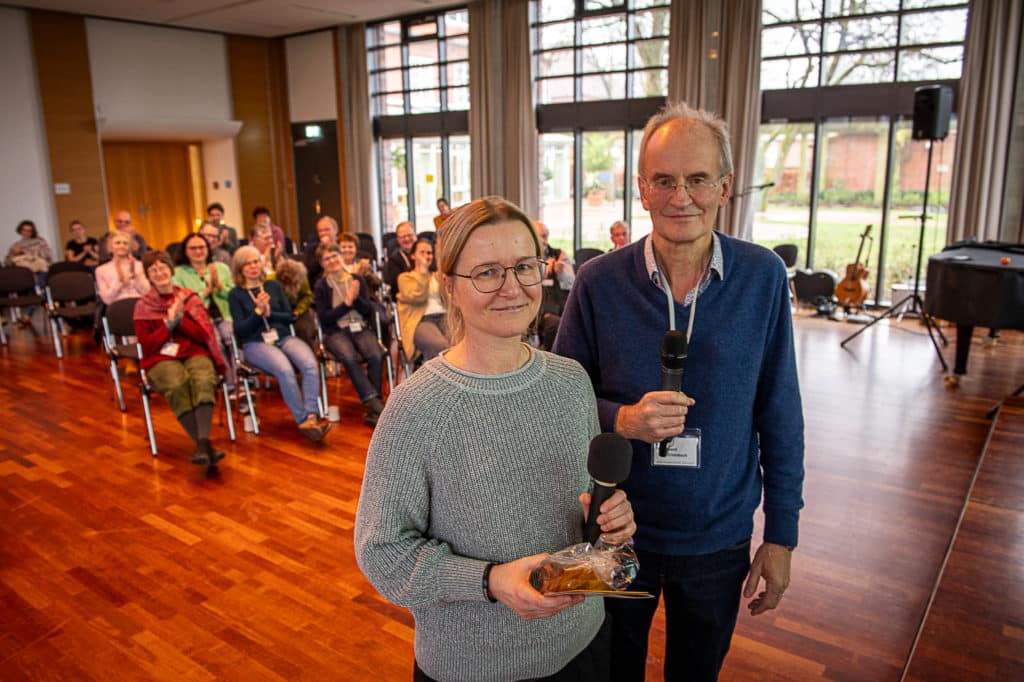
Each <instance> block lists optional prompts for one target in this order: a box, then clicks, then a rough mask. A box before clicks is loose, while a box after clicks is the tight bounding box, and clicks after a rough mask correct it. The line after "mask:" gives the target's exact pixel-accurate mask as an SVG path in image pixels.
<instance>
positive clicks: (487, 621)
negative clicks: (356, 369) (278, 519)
mask: <svg viewBox="0 0 1024 682" xmlns="http://www.w3.org/2000/svg"><path fill="white" fill-rule="evenodd" d="M598 432H599V427H598V422H597V409H596V401H595V399H594V393H593V389H592V388H591V384H590V380H589V378H588V377H587V375H586V374H585V373H584V372H583V370H582V369H581V368H580V366H579V365H578V364H577V363H576V362H575V361H574V360H569V359H566V358H562V357H559V356H557V355H551V354H549V353H545V352H541V351H531V356H530V359H529V361H528V362H527V363H526V365H524V366H523V367H522V368H520V369H518V370H516V371H515V372H511V373H509V374H502V375H492V376H482V375H478V374H470V373H467V372H463V371H461V370H459V369H456V368H455V367H453V366H452V365H450V364H449V363H448V362H447V361H446V360H445V359H444V357H443V356H438V357H437V358H434V359H433V360H431V361H430V362H428V363H426V364H425V365H424V366H423V367H422V368H421V369H420V370H418V371H417V372H416V373H415V374H414V375H413V376H412V377H411V378H410V379H409V380H408V381H406V382H404V383H403V384H402V385H401V386H399V387H398V388H397V389H396V390H395V393H394V394H393V395H392V397H391V400H390V401H389V402H388V405H387V408H386V409H385V410H384V413H383V414H382V415H381V418H380V421H379V422H378V424H377V428H376V431H375V432H374V435H373V440H372V441H371V442H370V450H369V453H368V454H367V458H366V474H365V477H364V479H363V489H362V494H361V495H360V498H359V511H358V514H357V517H356V529H355V543H356V559H357V560H358V562H359V567H360V569H362V571H363V574H364V575H366V577H367V579H369V581H370V582H371V583H373V586H374V587H376V588H377V590H378V591H379V592H380V593H381V594H382V595H383V596H384V597H386V598H387V599H388V600H390V601H392V602H394V603H395V604H398V605H399V606H404V607H406V608H408V609H409V610H410V611H411V612H412V614H413V616H414V617H415V619H416V660H417V661H418V662H419V665H420V668H422V669H423V671H424V672H425V673H426V674H427V675H429V676H430V677H432V678H434V679H436V680H441V681H443V682H455V681H457V680H521V679H524V678H534V677H543V676H546V675H551V674H554V673H555V672H558V670H560V669H561V668H563V667H564V666H565V665H566V664H567V663H568V662H569V661H571V660H572V659H573V658H574V657H575V656H576V655H577V654H579V653H580V652H581V651H582V650H583V649H584V648H585V647H586V646H587V645H588V644H589V643H590V641H591V640H592V639H593V638H594V636H595V635H596V634H597V630H598V628H600V626H601V622H602V620H603V618H604V605H603V604H602V602H601V600H600V599H587V600H585V601H584V602H583V603H582V604H579V605H577V606H574V607H571V608H568V609H565V610H564V611H562V612H560V613H558V614H557V615H555V616H553V617H551V618H544V619H540V620H534V621H525V620H523V619H521V618H520V617H519V616H518V615H517V614H516V613H515V612H514V611H512V610H511V609H509V608H508V607H506V606H504V605H503V604H501V603H497V604H492V603H490V602H488V601H487V599H486V598H485V597H484V593H483V589H482V578H483V570H484V566H485V565H486V564H487V562H489V561H494V562H497V563H503V562H507V561H512V560H514V559H518V558H520V557H523V556H528V555H531V554H537V553H539V552H554V551H557V550H559V549H562V548H564V547H567V546H569V545H572V544H575V543H577V542H581V541H582V519H583V514H582V511H581V509H580V504H579V501H578V499H577V498H578V497H579V494H580V493H582V492H585V491H586V489H587V486H588V483H589V479H588V476H587V468H586V461H587V449H588V446H589V443H590V439H591V438H592V437H593V436H595V435H597V433H598Z"/></svg>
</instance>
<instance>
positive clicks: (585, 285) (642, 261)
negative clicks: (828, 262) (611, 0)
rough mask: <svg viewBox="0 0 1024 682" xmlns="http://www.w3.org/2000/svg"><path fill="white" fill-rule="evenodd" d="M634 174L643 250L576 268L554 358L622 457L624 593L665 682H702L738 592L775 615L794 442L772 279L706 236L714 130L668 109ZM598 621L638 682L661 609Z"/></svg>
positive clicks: (721, 154)
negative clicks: (634, 561)
mask: <svg viewBox="0 0 1024 682" xmlns="http://www.w3.org/2000/svg"><path fill="white" fill-rule="evenodd" d="M638 171H639V172H638V175H639V178H638V184H639V189H640V197H641V200H642V202H643V206H644V208H645V209H646V210H647V211H648V212H649V213H650V215H651V220H652V223H653V232H652V233H651V235H650V236H649V237H648V238H646V239H642V240H640V241H638V242H636V243H634V244H630V245H629V246H626V247H624V248H621V249H617V250H615V251H612V252H609V253H607V254H606V255H604V256H602V257H601V258H596V259H594V260H592V261H590V262H588V263H587V264H585V265H584V266H583V267H582V268H580V271H579V273H578V274H577V277H576V283H575V286H574V287H573V290H572V293H571V294H570V296H569V300H568V302H567V304H566V308H565V315H564V316H563V317H562V323H561V326H560V327H559V330H558V336H557V339H556V341H555V346H554V351H555V352H556V353H559V354H561V355H565V356H568V357H571V358H573V359H575V360H577V361H578V362H579V363H580V364H581V365H583V367H584V369H586V371H587V372H588V374H589V375H590V378H591V381H592V382H593V384H594V391H595V393H596V395H597V399H598V413H599V416H600V420H601V427H602V430H604V431H616V432H618V433H620V434H622V435H623V436H626V437H627V438H630V439H632V442H633V468H632V473H631V474H630V477H629V479H628V480H627V481H626V482H625V483H624V484H623V485H622V487H623V488H624V489H625V490H626V492H627V493H628V495H629V498H630V500H631V501H632V503H633V509H634V513H635V515H636V520H637V525H638V527H639V528H638V530H637V533H636V536H635V540H636V548H637V551H638V555H639V558H640V574H639V576H638V577H637V580H636V581H635V582H634V585H633V587H634V588H635V589H643V590H647V591H649V592H651V593H652V594H654V595H655V596H659V595H661V594H664V598H665V613H666V625H667V627H666V631H667V632H666V636H667V642H666V647H665V648H666V652H665V679H666V680H683V679H685V680H715V679H717V677H718V672H719V670H720V669H721V666H722V662H723V661H724V660H725V655H726V653H727V651H728V649H729V642H730V640H731V639H732V633H733V629H734V628H735V626H736V617H737V613H738V611H739V604H740V598H741V596H740V595H741V591H742V594H743V596H745V597H747V598H750V597H753V599H752V600H751V601H750V603H749V609H750V612H751V613H752V614H753V615H758V614H760V613H764V612H765V611H768V610H770V609H774V608H775V607H776V606H778V604H779V601H780V599H781V598H782V594H783V592H784V591H785V590H786V587H787V586H788V585H789V575H790V560H791V557H792V551H793V548H794V547H795V546H796V544H797V524H798V520H799V513H800V511H799V510H800V508H801V507H802V506H803V502H802V499H801V489H802V486H803V475H804V468H803V450H804V440H803V416H802V410H801V404H800V389H799V386H798V383H797V375H796V360H795V354H794V350H793V329H792V320H791V318H790V309H789V295H788V287H787V280H786V270H785V267H784V266H783V264H782V261H781V260H779V258H778V256H776V255H774V254H773V253H772V252H771V251H769V250H767V249H765V248H762V247H760V246H757V245H755V244H751V243H749V242H744V241H740V240H737V239H732V238H730V237H727V236H725V235H723V234H720V233H718V232H715V231H714V225H715V221H716V219H717V217H718V210H719V208H720V207H722V206H724V205H725V203H726V202H727V201H728V200H729V196H730V193H731V191H732V184H733V175H732V150H731V146H730V144H729V139H728V132H727V130H726V127H725V123H724V121H722V120H721V119H719V118H717V117H716V116H714V115H712V114H709V113H707V112H704V111H699V110H694V109H691V108H689V107H687V106H686V105H685V104H676V105H671V106H670V107H668V108H666V109H665V110H664V111H662V112H660V113H659V114H657V115H655V116H654V117H653V118H652V119H651V120H650V121H649V122H648V123H647V127H646V129H645V130H644V137H643V141H642V142H641V145H640V157H639V168H638ZM698 308H699V309H698ZM677 322H678V324H677ZM669 329H678V330H680V331H683V332H686V333H687V336H688V338H689V359H688V364H687V365H686V370H685V374H684V378H683V383H682V390H681V391H678V392H676V391H661V390H659V387H660V386H661V357H660V349H661V343H662V339H663V337H664V335H665V332H666V331H667V330H669ZM664 439H671V440H670V446H669V448H668V450H667V453H666V454H662V453H661V452H660V451H659V448H658V444H659V443H660V442H661V441H662V440H664ZM762 491H763V493H764V536H763V544H761V545H760V546H759V547H758V549H757V551H756V552H755V553H754V557H753V560H751V558H750V543H751V535H752V534H753V528H754V521H753V516H754V513H755V511H756V510H757V508H758V506H760V504H761V496H762ZM744 580H745V582H746V584H745V585H744ZM762 581H763V587H761V584H762ZM759 588H760V591H759ZM606 606H607V609H608V611H609V613H610V614H611V615H612V622H613V628H614V630H613V641H614V642H615V643H616V644H615V647H613V649H612V662H613V679H622V680H642V679H643V678H644V668H645V663H646V658H647V636H648V630H649V629H650V624H651V619H652V617H653V616H654V612H655V609H656V608H657V599H653V600H647V601H630V600H615V599H609V600H607V605H606Z"/></svg>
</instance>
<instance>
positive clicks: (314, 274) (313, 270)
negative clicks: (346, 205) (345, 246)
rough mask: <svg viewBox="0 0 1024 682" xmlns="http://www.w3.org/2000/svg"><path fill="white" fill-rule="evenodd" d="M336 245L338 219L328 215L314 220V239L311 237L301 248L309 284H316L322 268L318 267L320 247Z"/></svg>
mask: <svg viewBox="0 0 1024 682" xmlns="http://www.w3.org/2000/svg"><path fill="white" fill-rule="evenodd" d="M337 245H338V221H336V220H335V219H334V218H332V217H331V216H329V215H325V216H322V217H321V218H320V220H318V221H316V239H311V240H310V241H309V243H308V244H306V246H305V248H303V250H302V262H303V263H305V264H306V272H308V273H309V284H310V286H316V282H317V280H318V279H320V275H321V274H322V273H323V270H322V269H321V268H320V249H322V248H326V247H328V246H337Z"/></svg>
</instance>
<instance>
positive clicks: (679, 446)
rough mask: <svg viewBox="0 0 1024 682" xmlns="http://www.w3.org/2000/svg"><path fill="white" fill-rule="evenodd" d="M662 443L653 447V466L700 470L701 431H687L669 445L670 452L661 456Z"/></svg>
mask: <svg viewBox="0 0 1024 682" xmlns="http://www.w3.org/2000/svg"><path fill="white" fill-rule="evenodd" d="M660 448H661V443H654V444H653V445H651V466H656V467H686V468H687V469H699V468H700V429H686V430H685V431H683V432H682V433H681V434H680V435H678V436H676V437H675V438H673V439H672V440H670V441H669V443H668V451H667V452H666V453H665V456H664V457H662V456H661V455H660V454H659V450H660Z"/></svg>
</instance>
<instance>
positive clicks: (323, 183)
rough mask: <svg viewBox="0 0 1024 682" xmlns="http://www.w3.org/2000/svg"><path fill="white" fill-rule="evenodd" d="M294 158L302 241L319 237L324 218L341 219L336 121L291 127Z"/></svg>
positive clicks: (299, 124) (297, 124)
mask: <svg viewBox="0 0 1024 682" xmlns="http://www.w3.org/2000/svg"><path fill="white" fill-rule="evenodd" d="M292 145H293V147H294V152H293V153H294V157H295V200H296V203H297V204H298V209H299V238H300V239H301V241H302V243H304V244H305V243H306V242H308V241H309V240H310V239H314V238H316V221H317V219H318V218H319V217H320V216H322V215H329V216H331V217H332V218H334V219H335V220H337V221H338V224H339V225H340V224H341V222H342V220H341V179H340V178H341V173H340V171H339V170H338V133H337V126H336V124H335V122H334V121H319V122H317V123H315V124H311V123H293V124H292Z"/></svg>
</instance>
